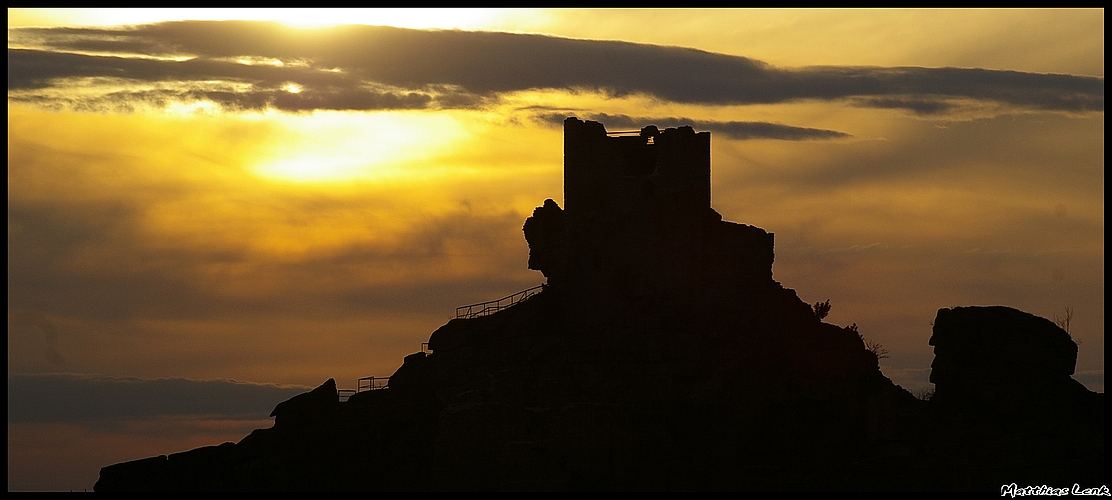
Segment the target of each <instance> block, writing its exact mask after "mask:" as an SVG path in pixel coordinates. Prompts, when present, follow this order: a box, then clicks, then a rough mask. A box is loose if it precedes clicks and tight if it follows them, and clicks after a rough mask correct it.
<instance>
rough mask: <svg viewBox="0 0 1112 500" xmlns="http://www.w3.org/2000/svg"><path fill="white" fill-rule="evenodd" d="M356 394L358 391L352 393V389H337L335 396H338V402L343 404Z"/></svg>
mask: <svg viewBox="0 0 1112 500" xmlns="http://www.w3.org/2000/svg"><path fill="white" fill-rule="evenodd" d="M356 392H358V391H354V390H352V389H337V390H336V396H338V397H339V398H340V402H341V403H343V402H345V401H347V400H348V399H351V396H352V395H354V394H355V393H356Z"/></svg>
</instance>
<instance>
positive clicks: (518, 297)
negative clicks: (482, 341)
mask: <svg viewBox="0 0 1112 500" xmlns="http://www.w3.org/2000/svg"><path fill="white" fill-rule="evenodd" d="M544 287H545V285H537V286H535V287H533V288H527V289H525V290H522V291H520V292H517V293H511V294H509V295H507V296H505V297H502V298H500V299H498V300H488V301H486V302H479V303H476V304H469V305H466V306H460V307H457V308H456V319H471V318H478V317H481V316H487V315H491V314H494V313H496V312H498V311H501V310H503V309H505V308H507V307H510V306H513V305H516V304H518V303H520V302H521V301H523V300H525V299H528V298H529V297H532V296H534V295H536V294H538V293H541V291H542V290H544Z"/></svg>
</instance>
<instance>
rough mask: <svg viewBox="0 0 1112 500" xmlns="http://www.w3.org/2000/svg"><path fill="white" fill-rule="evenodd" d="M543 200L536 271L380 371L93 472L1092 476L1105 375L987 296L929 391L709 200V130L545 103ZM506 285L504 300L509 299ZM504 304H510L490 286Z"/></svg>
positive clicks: (486, 482) (732, 485) (378, 483)
mask: <svg viewBox="0 0 1112 500" xmlns="http://www.w3.org/2000/svg"><path fill="white" fill-rule="evenodd" d="M564 190H565V192H564V202H565V206H564V207H560V206H559V205H558V204H557V203H556V202H555V201H553V200H551V199H550V200H545V201H544V202H543V204H542V205H541V206H539V207H538V208H537V209H536V210H535V211H534V212H533V214H532V216H531V217H529V218H528V219H527V220H526V221H525V224H524V227H523V232H524V236H525V239H526V240H527V241H528V243H529V249H530V252H529V268H530V269H535V270H539V271H541V272H542V273H543V274H544V276H545V277H546V278H547V283H546V285H545V286H544V287H543V288H542V289H541V290H540V291H539V293H533V294H531V295H530V294H524V295H521V299H520V300H516V299H515V300H516V303H513V305H510V306H508V307H507V306H504V305H501V304H499V305H498V306H497V307H493V308H485V309H482V310H481V311H482V312H481V313H479V314H464V315H463V317H460V318H457V319H453V320H451V321H449V322H448V323H447V324H445V325H443V326H442V327H440V328H439V329H437V330H436V331H435V332H433V333H432V335H431V337H430V338H429V342H428V350H429V351H431V352H418V353H415V354H411V355H409V356H406V357H405V359H404V361H403V363H402V366H401V367H400V368H399V369H398V370H397V371H396V372H395V373H394V374H393V375H392V376H391V377H390V379H389V384H388V386H387V387H386V388H384V389H378V390H367V391H362V392H358V393H356V394H354V395H351V396H350V397H349V398H348V399H347V400H346V401H343V402H341V401H340V399H339V398H338V395H337V390H336V384H335V382H334V381H333V380H331V379H330V380H328V381H327V382H325V383H324V384H323V385H321V386H320V387H318V388H317V389H314V390H313V391H311V392H308V393H305V394H302V395H299V396H296V397H294V398H292V399H290V400H288V401H286V402H283V403H281V404H279V405H278V406H277V407H276V408H275V409H274V412H273V413H272V416H273V417H274V418H275V422H274V426H273V427H271V428H268V429H259V430H256V431H254V432H252V433H251V434H250V435H249V436H247V437H245V438H243V439H242V440H241V441H239V442H238V443H224V444H222V445H219V446H211V447H205V448H200V449H196V450H192V451H188V452H184V453H178V454H173V455H170V456H168V457H167V456H159V457H152V458H148V459H143V460H137V461H132V462H126V463H122V464H116V465H111V466H108V467H105V468H104V469H102V470H101V477H100V480H99V481H98V482H97V484H96V486H95V488H94V489H95V490H97V491H205V490H238V491H243V490H270V491H280V490H299V491H310V490H321V491H356V490H749V491H754V490H756V491H761V490H763V491H785V490H802V491H808V490H809V491H833V490H848V491H869V490H876V491H930V490H942V491H946V490H980V491H993V492H998V491H999V489H1000V487H1001V485H1004V484H1010V483H1016V484H1018V485H1019V486H1026V485H1044V484H1046V485H1052V486H1056V487H1067V486H1071V485H1072V484H1074V483H1079V484H1081V486H1083V487H1086V486H1100V485H1103V484H1105V475H1104V394H1103V393H1100V394H1098V393H1094V392H1092V391H1089V390H1087V389H1086V388H1085V387H1083V386H1082V385H1081V384H1080V383H1078V382H1076V381H1075V380H1073V379H1072V378H1071V375H1072V373H1073V369H1074V365H1075V363H1076V358H1077V346H1076V344H1074V343H1073V341H1072V339H1070V337H1069V335H1068V334H1067V333H1066V332H1064V331H1062V330H1061V329H1060V328H1058V327H1057V326H1055V325H1054V323H1052V322H1051V321H1049V320H1046V319H1043V318H1039V317H1036V316H1033V315H1030V314H1027V313H1024V312H1022V311H1017V310H1015V309H1011V308H1006V307H958V308H953V309H942V310H939V312H938V316H937V318H936V319H935V322H934V331H933V335H932V336H931V337H930V339H929V342H930V344H931V345H933V346H935V353H936V358H935V361H934V364H933V370H932V374H931V380H932V382H934V383H935V384H936V392H935V394H934V396H933V397H932V398H930V399H929V400H920V399H917V398H916V397H914V396H913V395H912V394H910V393H909V392H908V391H906V390H904V389H903V388H901V387H899V386H897V385H895V384H893V383H892V382H891V381H890V380H889V379H888V378H886V377H885V376H884V375H883V374H882V373H881V371H880V368H879V365H878V359H877V354H878V350H877V348H876V346H875V345H874V346H867V345H866V344H865V342H863V339H862V338H861V336H860V335H859V334H858V333H857V331H856V327H855V326H853V327H840V326H836V325H832V324H828V323H824V322H823V321H822V317H824V316H825V313H826V312H827V311H829V302H827V303H826V304H825V305H823V304H817V305H816V306H815V307H812V306H811V305H809V304H807V303H805V302H803V301H802V300H800V298H799V297H798V296H797V295H796V293H795V291H793V290H791V289H789V288H785V287H784V286H782V285H781V284H780V283H778V282H776V281H774V280H773V278H772V264H773V259H774V248H773V240H774V238H773V234H772V233H768V232H766V231H765V230H763V229H761V228H758V227H754V226H749V225H744V224H737V223H732V222H727V221H724V220H722V217H721V215H719V214H718V213H717V212H716V211H714V210H713V209H712V208H711V204H710V195H711V193H710V134H709V133H707V132H702V133H696V132H695V131H694V130H693V129H692V128H691V127H678V128H668V129H665V130H659V129H658V128H656V127H654V126H648V127H645V128H643V129H641V130H639V131H631V132H608V131H607V130H606V129H605V127H604V126H603V125H602V124H600V123H597V122H592V121H581V120H578V119H577V118H568V119H567V120H566V121H565V122H564ZM511 302H514V301H511ZM507 305H508V304H507Z"/></svg>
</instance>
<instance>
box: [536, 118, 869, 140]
mask: <svg viewBox="0 0 1112 500" xmlns="http://www.w3.org/2000/svg"><path fill="white" fill-rule="evenodd" d="M573 115H574V116H578V117H579V118H582V119H585V120H595V121H598V122H601V123H604V124H606V126H607V127H609V129H611V130H618V129H626V128H637V129H639V128H641V127H644V126H646V125H656V126H657V127H661V128H665V127H681V126H684V125H690V126H692V127H694V128H695V129H697V130H709V131H712V132H717V133H719V134H722V135H725V136H726V137H729V138H730V139H738V140H745V139H780V140H786V141H806V140H824V139H844V138H848V137H852V136H851V135H850V134H847V133H844V132H838V131H836V130H826V129H819V128H807V127H796V126H792V125H784V124H780V123H770V122H745V121H715V120H694V119H691V118H677V117H645V116H642V117H634V116H629V115H618V114H608V113H582V112H574V111H564V112H542V113H538V114H537V119H538V120H539V121H541V122H543V123H548V124H551V125H561V124H563V123H564V119H565V118H567V117H568V116H573Z"/></svg>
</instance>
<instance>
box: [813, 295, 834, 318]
mask: <svg viewBox="0 0 1112 500" xmlns="http://www.w3.org/2000/svg"><path fill="white" fill-rule="evenodd" d="M811 308H812V309H814V310H815V317H817V318H818V319H820V320H821V319H823V318H825V317H826V315H827V314H830V299H826V302H815V305H813V306H811Z"/></svg>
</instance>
